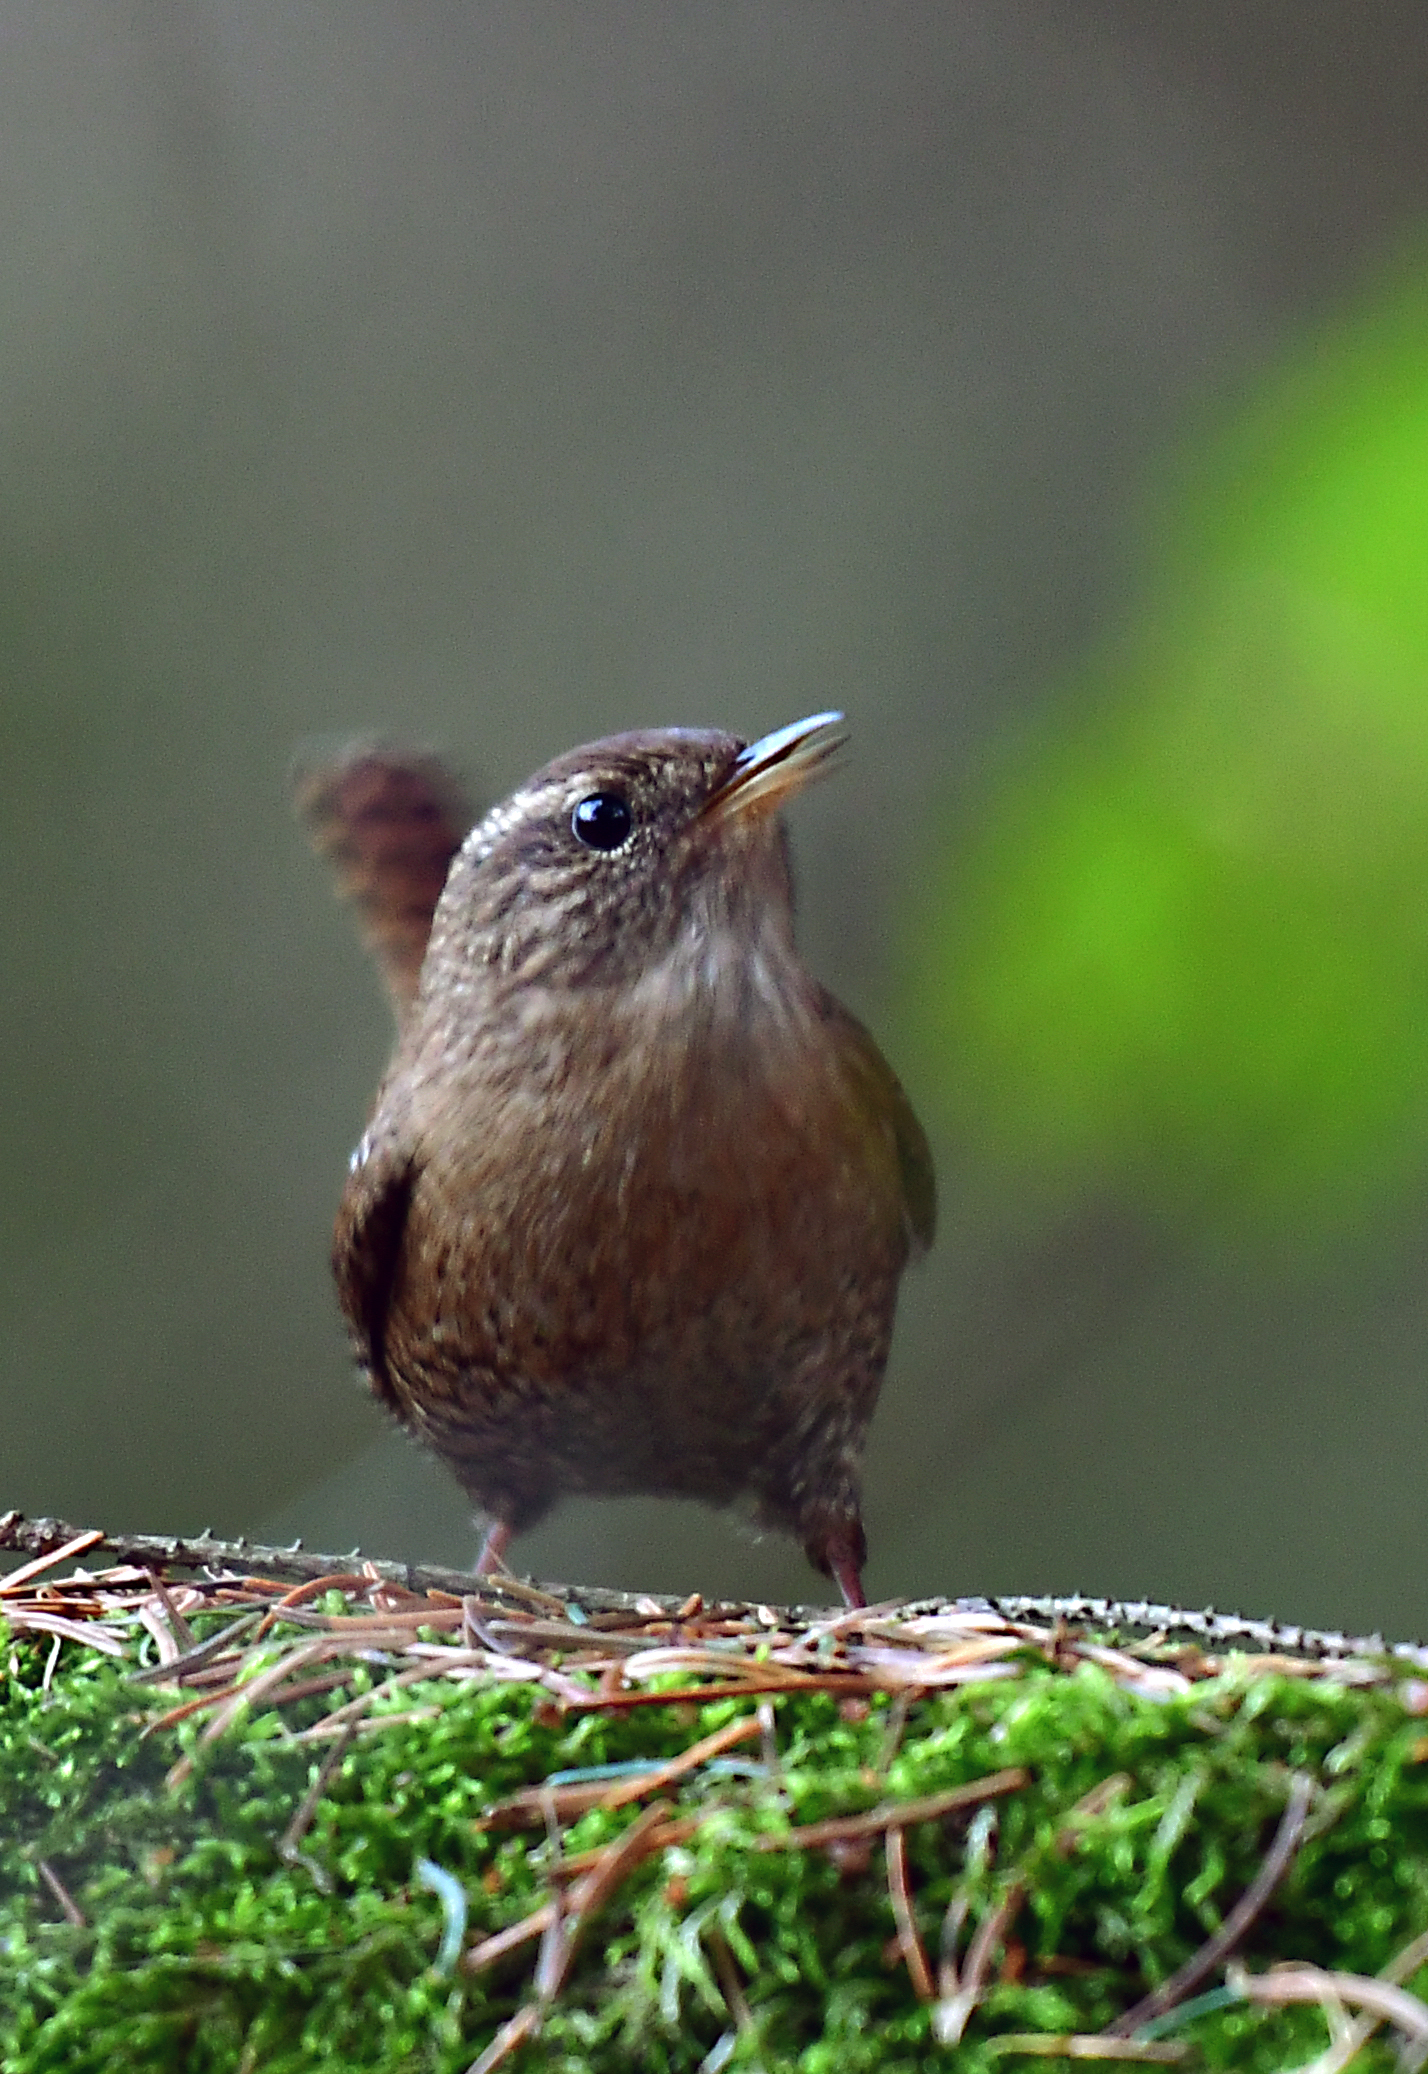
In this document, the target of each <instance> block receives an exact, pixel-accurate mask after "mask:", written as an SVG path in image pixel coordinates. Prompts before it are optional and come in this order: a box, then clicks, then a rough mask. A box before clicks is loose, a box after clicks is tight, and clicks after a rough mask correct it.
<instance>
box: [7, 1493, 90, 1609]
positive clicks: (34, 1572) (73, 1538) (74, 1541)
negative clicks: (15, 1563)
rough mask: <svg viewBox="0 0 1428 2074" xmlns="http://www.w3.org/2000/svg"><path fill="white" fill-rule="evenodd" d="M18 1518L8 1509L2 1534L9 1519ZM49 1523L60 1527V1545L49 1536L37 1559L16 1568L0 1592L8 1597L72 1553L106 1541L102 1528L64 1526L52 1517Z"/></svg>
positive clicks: (11, 1545) (10, 1544)
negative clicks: (53, 1544)
mask: <svg viewBox="0 0 1428 2074" xmlns="http://www.w3.org/2000/svg"><path fill="white" fill-rule="evenodd" d="M18 1517H19V1515H18V1514H17V1513H8V1512H7V1513H6V1515H5V1518H4V1520H0V1533H3V1531H4V1528H5V1524H6V1522H7V1521H9V1520H10V1519H17V1518H18ZM45 1524H46V1525H47V1526H49V1527H52V1528H54V1529H56V1530H57V1532H58V1534H59V1535H60V1536H61V1539H60V1542H59V1545H58V1546H57V1547H56V1546H52V1545H51V1537H49V1536H46V1537H45V1540H44V1542H43V1544H42V1546H41V1548H40V1552H39V1554H38V1555H37V1556H36V1557H35V1560H34V1561H33V1562H32V1563H22V1564H21V1565H20V1567H19V1569H18V1570H12V1571H11V1572H10V1574H9V1576H8V1577H6V1578H5V1579H4V1580H3V1582H0V1593H3V1594H4V1595H5V1596H6V1597H7V1598H8V1597H9V1596H10V1594H11V1593H12V1592H17V1591H19V1589H20V1587H21V1585H24V1584H29V1583H30V1582H31V1581H32V1580H33V1579H34V1578H36V1577H40V1576H42V1575H43V1574H44V1572H45V1571H46V1570H53V1569H55V1568H56V1567H57V1566H58V1565H59V1564H60V1563H67V1562H68V1561H69V1559H70V1557H71V1556H78V1555H83V1554H84V1553H85V1551H86V1550H87V1549H91V1548H98V1547H99V1545H100V1543H101V1542H102V1541H103V1540H104V1534H103V1532H102V1530H101V1529H100V1528H99V1527H88V1528H86V1527H61V1526H60V1525H59V1522H58V1521H57V1520H48V1521H46V1522H45ZM23 1546H24V1544H23V1543H22V1542H18V1541H9V1540H5V1541H0V1547H8V1548H18V1547H23Z"/></svg>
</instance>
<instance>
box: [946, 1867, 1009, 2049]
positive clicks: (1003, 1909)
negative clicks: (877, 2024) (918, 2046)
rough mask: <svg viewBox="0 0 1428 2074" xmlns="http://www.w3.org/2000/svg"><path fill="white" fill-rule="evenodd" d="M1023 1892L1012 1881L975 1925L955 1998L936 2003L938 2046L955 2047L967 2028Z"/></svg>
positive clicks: (953, 1996)
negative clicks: (993, 1906) (975, 1928)
mask: <svg viewBox="0 0 1428 2074" xmlns="http://www.w3.org/2000/svg"><path fill="white" fill-rule="evenodd" d="M1025 1895H1026V1889H1025V1887H1024V1886H1023V1885H1022V1883H1021V1881H1020V1880H1014V1881H1013V1882H1012V1884H1011V1886H1010V1887H1008V1888H1007V1891H1006V1893H1005V1894H1003V1896H1002V1898H1001V1900H1000V1901H999V1902H998V1903H997V1906H996V1907H995V1908H994V1909H990V1910H989V1911H988V1912H987V1914H986V1915H985V1916H983V1918H982V1920H981V1922H980V1923H979V1924H978V1925H977V1934H976V1936H975V1937H974V1938H973V1939H972V1942H971V1943H970V1944H969V1945H968V1947H967V1964H966V1966H965V1968H964V1969H963V1973H962V1980H961V1985H960V1986H959V1988H958V1989H957V1992H956V1994H955V1995H952V1996H949V1997H947V1998H946V1999H945V2000H943V2001H941V2002H939V2003H938V2005H937V2007H936V2008H935V2009H934V2010H933V2012H932V2034H933V2036H934V2037H935V2038H936V2040H937V2042H938V2044H939V2045H956V2044H958V2043H959V2041H960V2040H961V2036H962V2033H963V2032H964V2031H965V2030H966V2028H967V2019H968V2017H969V2016H970V2015H971V2014H972V2011H973V2010H974V2009H975V2008H976V2006H977V2004H978V2003H979V2002H980V2001H981V1999H982V1994H983V1991H984V1989H985V1988H986V1985H987V1975H988V1974H989V1973H990V1972H991V1970H992V1959H993V1956H994V1954H995V1952H996V1949H997V1946H998V1945H999V1944H1000V1943H1001V1942H1002V1939H1003V1938H1004V1937H1005V1936H1006V1934H1007V1932H1008V1930H1010V1928H1011V1926H1012V1924H1013V1923H1014V1922H1015V1920H1016V1916H1017V1911H1018V1910H1019V1909H1020V1907H1021V1904H1022V1901H1023V1899H1024V1898H1025Z"/></svg>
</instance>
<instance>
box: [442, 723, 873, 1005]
mask: <svg viewBox="0 0 1428 2074" xmlns="http://www.w3.org/2000/svg"><path fill="white" fill-rule="evenodd" d="M844 739H845V732H844V728H843V718H842V715H841V714H839V713H819V714H815V715H813V716H812V717H811V718H810V719H807V720H800V721H795V722H794V724H793V725H792V726H791V727H784V728H780V729H778V731H777V732H776V733H774V734H770V735H765V736H764V737H763V738H762V739H761V740H759V741H757V742H754V743H752V744H746V743H745V742H743V741H741V740H740V738H739V737H738V736H737V735H731V734H724V733H722V732H720V731H718V730H716V729H703V728H662V729H650V730H646V731H643V732H639V733H634V734H623V735H611V736H609V737H608V738H607V739H605V740H604V741H599V742H591V743H589V744H588V745H587V746H586V747H584V748H581V749H572V750H570V751H569V752H568V754H566V755H564V756H559V757H557V758H556V759H555V761H554V762H553V763H549V764H547V765H546V766H545V768H544V769H543V770H540V771H537V772H536V774H535V776H534V777H532V778H530V779H529V780H528V781H527V782H526V783H525V784H524V785H522V786H521V787H520V788H519V790H518V791H516V792H513V793H512V794H511V795H510V797H509V798H508V799H505V800H503V801H502V802H501V803H500V805H498V806H496V807H493V808H492V810H491V812H490V813H489V814H487V816H486V817H485V819H484V820H483V821H482V822H481V823H480V824H479V825H478V826H477V827H476V828H474V829H473V830H472V832H471V834H470V835H469V836H468V837H467V838H466V841H465V842H464V843H463V845H462V847H461V850H460V852H459V854H458V855H457V857H456V859H455V861H454V863H453V865H452V868H451V874H450V877H449V878H448V880H447V884H446V889H445V891H444V892H443V894H442V896H441V899H440V902H439V903H438V906H437V910H436V916H435V920H434V922H433V926H432V935H431V944H430V948H429V950H428V954H427V961H426V969H425V972H424V975H423V981H422V990H423V994H424V995H428V996H437V995H439V997H440V998H441V999H442V1001H443V1002H444V1003H447V1004H449V1003H450V1001H451V996H452V990H453V989H455V990H456V992H457V994H458V995H459V994H460V993H462V992H464V991H466V990H468V989H476V990H479V991H481V992H488V991H489V989H490V988H491V987H492V986H495V987H497V988H503V987H507V986H516V987H523V986H530V987H539V988H545V989H557V990H563V989H578V990H584V989H586V988H589V987H592V986H594V987H618V986H621V985H632V984H636V983H638V982H639V981H641V980H642V979H645V978H647V977H651V976H656V975H659V974H662V973H668V974H674V973H676V972H678V973H679V974H680V975H682V978H683V980H684V981H685V982H687V983H689V984H694V983H697V981H698V978H699V975H700V972H701V970H702V972H703V976H704V978H705V979H706V980H709V979H713V980H717V975H718V971H719V969H720V966H721V964H723V963H724V962H727V961H728V960H730V959H731V958H732V959H734V960H736V961H737V959H738V957H739V955H740V952H741V950H753V949H754V948H756V947H757V946H760V945H762V944H765V943H773V944H784V945H787V946H789V947H790V948H791V945H792V912H793V895H792V886H791V881H790V877H789V867H788V855H787V840H786V837H785V834H784V829H783V823H782V819H781V815H780V809H781V807H782V806H783V804H784V802H785V801H786V800H788V799H789V798H791V797H792V796H793V794H794V793H796V792H798V791H800V790H801V789H802V787H803V786H804V785H805V784H807V782H808V780H809V779H810V778H811V777H813V776H814V775H815V774H816V773H818V772H819V771H821V770H822V769H823V768H824V767H825V766H826V764H827V763H828V761H829V759H830V758H831V757H832V756H833V755H834V754H835V753H836V751H837V750H838V748H839V747H840V746H841V745H842V743H843V741H844Z"/></svg>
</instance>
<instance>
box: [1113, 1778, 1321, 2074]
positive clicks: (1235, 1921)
mask: <svg viewBox="0 0 1428 2074" xmlns="http://www.w3.org/2000/svg"><path fill="white" fill-rule="evenodd" d="M1313 1797H1314V1782H1313V1780H1312V1779H1310V1778H1309V1777H1308V1776H1307V1775H1306V1774H1305V1773H1304V1772H1296V1773H1295V1774H1294V1781H1293V1784H1292V1785H1291V1787H1290V1789H1289V1800H1288V1804H1287V1805H1286V1807H1285V1810H1284V1814H1283V1816H1282V1817H1281V1819H1280V1824H1279V1827H1278V1829H1277V1830H1276V1831H1275V1833H1274V1841H1273V1843H1272V1844H1271V1845H1270V1847H1269V1849H1268V1851H1267V1852H1266V1853H1265V1858H1264V1863H1263V1864H1262V1865H1261V1866H1260V1869H1259V1871H1258V1872H1257V1873H1256V1874H1255V1876H1254V1878H1253V1879H1252V1880H1251V1882H1250V1884H1249V1885H1248V1886H1247V1887H1246V1888H1245V1891H1244V1893H1243V1894H1241V1896H1240V1898H1239V1900H1238V1901H1237V1902H1236V1903H1235V1905H1234V1907H1233V1908H1232V1909H1231V1910H1230V1912H1229V1914H1228V1915H1227V1916H1226V1917H1225V1920H1224V1921H1223V1923H1221V1925H1220V1927H1219V1929H1218V1930H1217V1931H1216V1932H1215V1934H1214V1936H1213V1937H1210V1938H1207V1939H1206V1941H1205V1942H1204V1944H1202V1945H1201V1947H1200V1949H1199V1951H1197V1952H1195V1953H1193V1954H1192V1955H1191V1957H1190V1958H1188V1959H1187V1960H1186V1961H1185V1964H1184V1965H1183V1966H1181V1967H1178V1968H1177V1970H1176V1971H1175V1972H1174V1973H1172V1974H1171V1976H1170V1978H1169V1980H1165V1981H1162V1982H1161V1984H1160V1986H1159V1987H1158V1988H1156V1989H1155V1990H1154V1991H1153V1992H1152V1993H1151V1994H1149V1995H1145V1996H1143V1997H1142V1998H1141V2000H1140V2001H1139V2002H1136V2003H1134V2004H1133V2005H1132V2007H1131V2008H1129V2009H1128V2010H1127V2011H1126V2012H1125V2014H1124V2016H1118V2017H1117V2018H1116V2020H1115V2022H1114V2023H1112V2024H1107V2025H1106V2028H1105V2032H1104V2034H1103V2035H1104V2036H1105V2037H1107V2038H1129V2037H1130V2036H1131V2035H1132V2034H1133V2033H1134V2032H1136V2031H1138V2030H1139V2029H1140V2027H1141V2025H1142V2024H1148V2023H1149V2022H1150V2021H1151V2020H1152V2018H1154V2017H1157V2016H1163V2015H1164V2014H1165V2012H1166V2010H1168V2009H1173V2008H1174V2007H1175V2005H1176V2003H1177V2002H1181V2001H1183V2000H1184V1999H1185V1997H1186V1996H1187V1995H1188V1994H1189V1993H1190V1991H1191V1989H1192V1988H1196V1987H1198V1986H1199V1985H1200V1982H1201V1981H1202V1980H1205V1979H1206V1978H1208V1976H1209V1975H1210V1974H1211V1973H1213V1972H1214V1971H1215V1969H1216V1967H1217V1966H1219V1965H1221V1964H1223V1962H1224V1961H1225V1960H1226V1959H1227V1958H1228V1957H1229V1955H1230V1953H1231V1952H1232V1951H1233V1950H1234V1949H1235V1946H1236V1945H1237V1944H1239V1942H1240V1941H1241V1939H1242V1938H1243V1937H1244V1936H1245V1934H1246V1932H1247V1931H1248V1930H1249V1928H1250V1926H1251V1924H1252V1923H1253V1922H1254V1920H1255V1917H1256V1916H1257V1915H1258V1914H1259V1913H1260V1910H1261V1909H1262V1908H1263V1907H1264V1905H1265V1903H1266V1902H1267V1901H1268V1900H1269V1898H1270V1896H1271V1894H1273V1892H1274V1890H1275V1888H1276V1887H1277V1886H1278V1885H1279V1882H1280V1881H1281V1880H1282V1879H1283V1877H1284V1875H1285V1873H1286V1872H1287V1871H1288V1870H1289V1863H1290V1860H1291V1859H1292V1858H1293V1856H1294V1853H1295V1852H1296V1851H1297V1850H1298V1848H1299V1839H1300V1837H1301V1836H1302V1835H1303V1834H1304V1822H1305V1818H1306V1817H1307V1815H1308V1813H1309V1804H1310V1802H1311V1800H1312V1799H1313Z"/></svg>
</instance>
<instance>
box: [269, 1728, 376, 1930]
mask: <svg viewBox="0 0 1428 2074" xmlns="http://www.w3.org/2000/svg"><path fill="white" fill-rule="evenodd" d="M356 1733H357V1724H356V1722H355V1721H344V1722H343V1724H342V1728H341V1730H340V1732H339V1734H338V1737H337V1740H336V1741H335V1742H334V1744H333V1745H332V1748H331V1749H330V1750H329V1751H328V1753H327V1755H326V1756H325V1757H324V1758H323V1760H322V1763H321V1764H320V1765H319V1766H318V1772H317V1777H316V1778H315V1779H314V1780H313V1782H312V1784H311V1785H310V1786H309V1787H308V1789H307V1792H306V1793H305V1794H304V1795H303V1797H302V1801H301V1803H300V1804H299V1807H298V1810H297V1812H296V1814H295V1815H294V1816H293V1818H292V1820H291V1822H289V1824H288V1826H287V1828H286V1829H285V1830H284V1831H283V1834H282V1837H281V1838H280V1840H279V1843H278V1856H279V1857H280V1858H281V1859H282V1860H283V1862H284V1864H285V1865H295V1864H296V1863H297V1862H298V1860H299V1859H300V1858H301V1857H302V1853H301V1852H300V1851H299V1850H298V1845H299V1844H300V1843H301V1842H302V1840H303V1838H304V1837H305V1836H306V1835H307V1833H308V1830H309V1829H311V1827H312V1818H313V1816H314V1815H315V1814H316V1813H317V1804H318V1802H319V1801H320V1800H321V1799H322V1796H323V1794H324V1793H325V1792H326V1790H327V1782H328V1780H329V1779H330V1778H331V1777H332V1774H333V1773H334V1772H335V1771H336V1770H337V1767H338V1766H339V1765H340V1764H341V1762H342V1760H343V1758H344V1757H345V1756H346V1755H347V1752H348V1750H349V1748H350V1747H351V1743H352V1738H353V1737H354V1736H355V1735H356ZM306 1863H307V1865H308V1869H309V1871H310V1872H312V1874H313V1877H314V1879H315V1880H316V1882H317V1885H318V1887H319V1889H320V1890H321V1891H322V1892H324V1893H330V1892H331V1891H332V1882H331V1880H330V1879H327V1875H326V1873H325V1872H322V1868H321V1867H315V1866H314V1865H313V1862H312V1860H311V1859H308V1860H307V1861H306ZM319 1872H322V1878H318V1873H319ZM324 1879H327V1885H326V1887H324V1886H323V1880H324Z"/></svg>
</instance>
